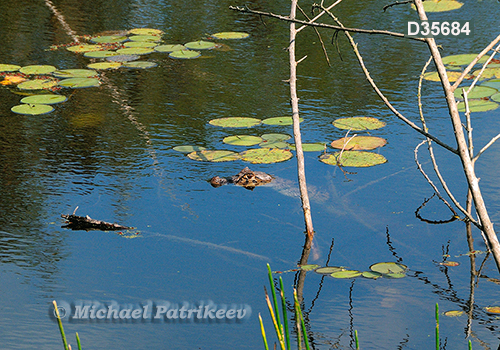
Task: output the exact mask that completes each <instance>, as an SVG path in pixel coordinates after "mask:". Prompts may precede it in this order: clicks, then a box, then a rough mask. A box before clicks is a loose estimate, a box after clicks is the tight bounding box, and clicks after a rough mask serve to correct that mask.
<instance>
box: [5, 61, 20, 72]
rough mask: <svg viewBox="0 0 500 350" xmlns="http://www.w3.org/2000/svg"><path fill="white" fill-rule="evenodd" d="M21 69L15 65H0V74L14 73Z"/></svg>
mask: <svg viewBox="0 0 500 350" xmlns="http://www.w3.org/2000/svg"><path fill="white" fill-rule="evenodd" d="M19 69H21V66H18V65H16V64H5V63H1V64H0V72H15V71H18V70H19Z"/></svg>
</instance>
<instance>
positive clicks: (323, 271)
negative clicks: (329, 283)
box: [314, 266, 345, 275]
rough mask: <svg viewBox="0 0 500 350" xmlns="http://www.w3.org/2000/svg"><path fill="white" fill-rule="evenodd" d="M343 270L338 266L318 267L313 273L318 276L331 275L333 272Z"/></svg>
mask: <svg viewBox="0 0 500 350" xmlns="http://www.w3.org/2000/svg"><path fill="white" fill-rule="evenodd" d="M344 270H345V269H344V268H343V267H340V266H325V267H319V268H317V269H316V270H314V272H316V273H319V274H320V275H331V274H332V273H334V272H338V271H344Z"/></svg>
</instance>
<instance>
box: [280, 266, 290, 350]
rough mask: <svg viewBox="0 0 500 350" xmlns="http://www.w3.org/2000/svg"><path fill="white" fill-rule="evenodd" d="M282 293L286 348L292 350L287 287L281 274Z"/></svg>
mask: <svg viewBox="0 0 500 350" xmlns="http://www.w3.org/2000/svg"><path fill="white" fill-rule="evenodd" d="M280 289H281V291H280V294H281V309H282V312H283V325H284V326H285V329H284V331H285V340H286V349H287V350H290V330H289V329H288V313H287V311H286V299H285V289H284V287H283V279H282V278H281V276H280Z"/></svg>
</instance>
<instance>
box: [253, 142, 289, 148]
mask: <svg viewBox="0 0 500 350" xmlns="http://www.w3.org/2000/svg"><path fill="white" fill-rule="evenodd" d="M290 146H291V145H290V144H288V143H286V142H284V141H271V142H269V141H264V142H261V143H259V147H262V148H288V149H290Z"/></svg>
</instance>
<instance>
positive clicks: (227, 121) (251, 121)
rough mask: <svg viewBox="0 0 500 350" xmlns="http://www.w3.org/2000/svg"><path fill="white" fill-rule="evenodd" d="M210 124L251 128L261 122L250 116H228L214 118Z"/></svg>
mask: <svg viewBox="0 0 500 350" xmlns="http://www.w3.org/2000/svg"><path fill="white" fill-rule="evenodd" d="M208 123H209V124H210V125H214V126H221V127H223V128H250V127H252V126H255V125H257V124H260V123H261V120H260V119H257V118H248V117H226V118H218V119H212V120H210V121H209V122H208Z"/></svg>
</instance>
